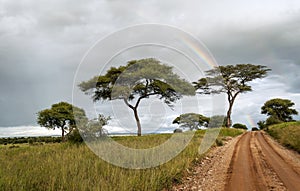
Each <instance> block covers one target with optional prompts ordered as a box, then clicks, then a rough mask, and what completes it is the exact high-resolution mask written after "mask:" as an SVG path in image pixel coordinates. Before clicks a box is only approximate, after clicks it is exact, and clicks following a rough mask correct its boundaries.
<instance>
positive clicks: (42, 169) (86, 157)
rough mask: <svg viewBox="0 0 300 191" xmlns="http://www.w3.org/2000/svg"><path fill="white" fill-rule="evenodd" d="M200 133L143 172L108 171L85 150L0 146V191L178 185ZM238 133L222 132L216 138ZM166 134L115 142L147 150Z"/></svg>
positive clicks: (106, 165)
mask: <svg viewBox="0 0 300 191" xmlns="http://www.w3.org/2000/svg"><path fill="white" fill-rule="evenodd" d="M204 133H205V131H203V130H202V131H197V132H196V134H195V136H194V137H193V139H192V141H191V142H190V143H189V145H188V146H187V148H186V149H185V150H184V151H182V152H181V153H180V154H179V155H178V156H177V157H175V158H174V159H172V160H171V161H169V162H167V163H165V164H163V165H160V166H158V167H155V168H149V169H144V170H132V169H124V168H120V167H116V166H113V165H111V164H109V163H107V162H105V161H103V160H101V159H100V158H99V157H97V156H96V155H95V154H94V153H93V152H92V151H91V150H89V148H88V147H87V146H86V145H85V144H82V145H71V144H67V143H62V144H60V143H54V144H45V145H35V146H31V145H28V144H23V145H20V146H19V147H14V148H9V147H10V145H6V146H1V147H0V190H8V191H9V190H19V191H22V190H26V191H31V190H32V191H33V190H76V191H77V190H87V191H89V190H101V191H105V190H109V191H110V190H112V191H114V190H118V191H122V190H163V189H168V188H170V187H171V186H172V185H173V184H174V183H179V182H180V181H181V178H182V176H183V175H184V173H185V172H186V169H188V168H191V167H192V166H193V164H195V162H196V161H197V159H200V158H202V157H203V155H199V154H198V147H199V145H200V142H201V139H202V138H203V136H204ZM241 133H242V131H238V130H236V129H222V130H221V133H220V138H221V137H224V136H236V135H238V134H241ZM169 137H170V135H147V136H142V137H115V138H114V139H115V140H116V141H118V142H119V143H121V144H123V145H126V146H130V147H132V148H149V147H153V146H156V145H159V144H160V143H162V142H164V141H166V140H167V139H168V138H169Z"/></svg>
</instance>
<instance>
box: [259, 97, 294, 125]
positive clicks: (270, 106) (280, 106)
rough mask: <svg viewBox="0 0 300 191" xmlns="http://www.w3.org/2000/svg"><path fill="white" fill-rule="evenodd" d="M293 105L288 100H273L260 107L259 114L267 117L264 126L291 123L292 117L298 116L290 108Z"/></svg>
mask: <svg viewBox="0 0 300 191" xmlns="http://www.w3.org/2000/svg"><path fill="white" fill-rule="evenodd" d="M294 105H295V104H294V103H293V102H292V101H291V100H288V99H280V98H275V99H271V100H269V101H267V102H266V103H265V104H264V105H263V106H262V107H261V113H262V114H266V115H268V116H269V117H268V119H267V120H266V125H272V124H276V123H281V122H289V121H292V120H293V118H292V115H297V114H298V112H297V111H296V110H295V109H293V108H291V107H293V106H294Z"/></svg>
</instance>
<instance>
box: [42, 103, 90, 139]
mask: <svg viewBox="0 0 300 191" xmlns="http://www.w3.org/2000/svg"><path fill="white" fill-rule="evenodd" d="M37 115H38V117H37V123H38V124H39V125H40V126H42V127H46V128H48V129H53V130H54V129H61V137H62V141H64V140H65V133H67V132H70V131H72V129H73V128H75V127H76V122H75V116H76V120H77V121H81V122H87V120H88V119H87V117H86V115H85V112H84V110H83V109H81V108H78V107H75V106H73V105H71V104H69V103H67V102H60V103H57V104H53V105H52V106H51V108H50V109H45V110H42V111H40V112H38V114H37Z"/></svg>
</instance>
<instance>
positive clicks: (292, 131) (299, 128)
mask: <svg viewBox="0 0 300 191" xmlns="http://www.w3.org/2000/svg"><path fill="white" fill-rule="evenodd" d="M268 133H269V134H270V135H271V136H272V137H274V138H275V139H276V140H277V141H278V142H279V143H281V144H282V145H284V146H286V147H288V148H291V149H293V150H296V151H298V152H299V153H300V122H299V121H298V122H289V123H281V124H278V125H273V126H270V127H269V130H268Z"/></svg>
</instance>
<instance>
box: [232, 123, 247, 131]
mask: <svg viewBox="0 0 300 191" xmlns="http://www.w3.org/2000/svg"><path fill="white" fill-rule="evenodd" d="M232 127H233V128H235V129H245V130H247V129H248V128H247V126H246V125H244V124H241V123H235V124H233V125H232Z"/></svg>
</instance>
